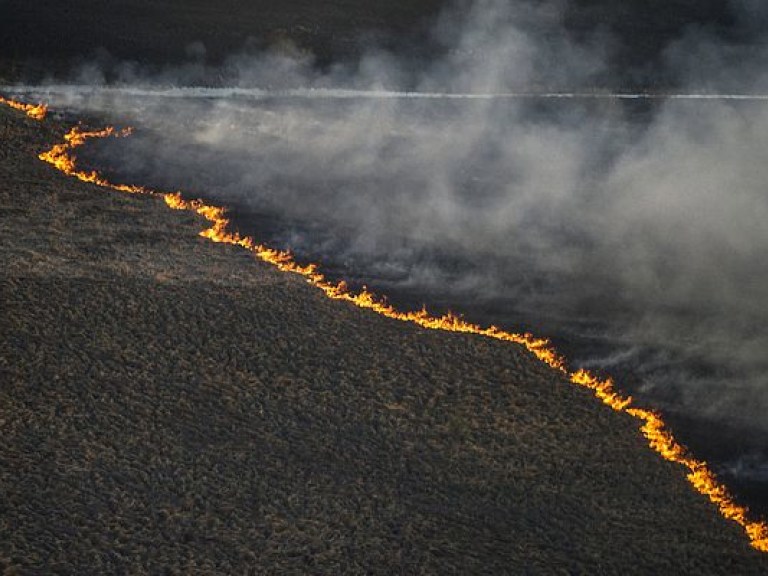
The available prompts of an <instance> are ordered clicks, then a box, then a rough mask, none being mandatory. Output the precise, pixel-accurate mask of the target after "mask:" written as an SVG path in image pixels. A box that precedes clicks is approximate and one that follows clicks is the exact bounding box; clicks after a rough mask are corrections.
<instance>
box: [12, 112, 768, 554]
mask: <svg viewBox="0 0 768 576" xmlns="http://www.w3.org/2000/svg"><path fill="white" fill-rule="evenodd" d="M0 103H6V104H8V101H6V100H0ZM9 105H12V106H14V105H13V104H9ZM23 106H26V105H23ZM14 107H17V106H14ZM20 109H22V110H24V111H25V112H26V113H27V114H29V115H30V116H32V114H31V113H30V112H31V111H32V110H33V109H25V108H20ZM32 117H34V116H32ZM129 134H130V130H122V131H117V130H115V129H114V128H112V127H109V128H105V129H104V130H99V131H82V130H80V129H79V128H77V127H76V128H73V129H72V130H71V131H70V132H69V133H68V134H66V136H65V137H64V142H62V143H60V144H56V145H55V146H54V147H53V148H51V150H49V151H48V152H44V153H42V154H40V156H39V158H40V159H41V160H43V161H44V162H47V163H49V164H51V165H52V166H54V167H55V168H56V169H58V170H60V171H61V172H63V173H65V174H67V175H69V176H72V177H74V178H77V179H78V180H81V181H83V182H89V183H92V184H96V185H97V186H101V187H103V188H109V189H111V190H118V191H121V192H128V193H131V194H152V195H158V196H162V197H163V199H164V200H165V203H166V204H167V205H168V206H169V207H170V208H172V209H174V210H186V211H190V212H195V213H197V214H199V215H200V216H202V217H203V218H205V219H206V220H207V221H208V222H210V224H211V226H210V227H209V228H207V229H205V230H203V231H202V232H200V235H201V236H203V237H204V238H208V239H209V240H211V241H213V242H220V243H225V244H233V245H236V246H240V247H242V248H244V249H246V250H248V251H250V252H252V253H253V254H254V255H255V256H256V257H257V258H259V259H260V260H263V261H264V262H268V263H270V264H272V265H274V266H275V267H276V268H278V269H279V270H281V271H284V272H292V273H294V274H298V275H300V276H302V277H304V278H305V279H306V280H307V282H309V283H310V284H312V285H313V286H316V287H317V288H319V289H320V290H322V291H323V292H324V293H325V294H326V296H328V297H329V298H331V299H334V300H342V301H345V302H349V303H351V304H354V305H355V306H358V307H360V308H365V309H368V310H372V311H374V312H376V313H378V314H381V315H383V316H386V317H387V318H392V319H394V320H400V321H402V322H410V323H412V324H416V325H418V326H421V327H422V328H427V329H430V330H445V331H449V332H463V333H470V334H477V335H480V336H485V337H488V338H494V339H496V340H503V341H505V342H513V343H515V344H519V345H521V346H523V347H525V348H526V349H527V350H528V351H529V352H531V353H532V354H533V355H534V356H535V357H536V358H538V359H539V360H541V361H542V362H544V363H545V364H547V365H548V366H550V367H551V368H553V369H555V370H556V371H558V372H560V373H561V374H563V375H564V376H566V377H567V378H568V379H569V380H570V382H571V383H573V384H575V385H578V386H582V387H585V388H588V389H589V390H591V391H592V392H593V393H594V395H595V396H596V397H597V398H598V399H600V400H601V401H602V402H603V403H604V404H607V405H608V406H610V407H611V408H612V409H613V410H615V411H617V412H623V413H625V414H628V415H630V416H632V417H634V418H636V419H637V420H639V421H640V423H641V424H640V431H641V432H642V434H643V436H645V438H646V439H647V440H648V445H649V446H650V447H651V448H652V449H653V450H655V451H656V452H657V453H659V454H660V455H661V456H662V458H664V459H665V460H668V461H670V462H674V463H677V464H680V465H681V466H683V467H684V468H686V469H687V479H688V481H689V482H690V484H691V486H692V487H693V488H694V489H695V490H696V491H697V492H699V493H701V494H703V495H705V496H707V498H709V500H710V501H711V502H713V503H714V504H715V505H716V506H717V508H718V510H719V512H720V514H722V516H724V517H725V518H727V519H729V520H732V521H734V522H736V523H737V524H739V525H740V526H741V527H742V528H743V529H744V531H745V532H746V534H747V536H748V537H749V540H750V543H751V545H752V546H753V547H754V548H756V549H757V550H760V551H761V552H768V524H766V523H765V522H762V521H758V520H753V519H751V518H750V517H749V511H748V509H747V508H746V507H744V506H741V505H739V504H737V503H736V502H735V501H734V499H733V497H732V496H731V494H730V493H729V492H728V490H727V488H726V487H725V486H724V485H723V484H722V483H721V482H720V481H719V480H718V479H717V477H716V476H715V474H714V473H713V472H712V471H711V470H710V469H709V467H708V465H707V464H706V462H703V461H701V460H698V459H696V458H694V457H692V456H691V455H690V454H689V453H688V451H687V450H686V449H685V448H684V447H683V446H682V445H681V444H680V443H678V442H677V440H676V439H675V437H674V436H673V434H672V433H671V432H670V431H669V429H668V428H667V426H666V425H665V423H664V421H663V419H662V417H661V415H659V414H658V413H656V412H654V411H652V410H648V409H646V408H640V407H636V406H634V404H633V399H632V397H631V396H624V395H622V394H621V393H620V392H618V391H617V390H616V389H615V387H614V384H613V381H612V380H611V379H610V378H606V379H601V378H599V377H597V376H596V375H594V374H591V373H590V372H588V371H586V370H583V369H580V370H576V371H570V370H569V368H568V365H567V363H566V362H565V359H564V358H563V357H562V356H561V355H560V354H559V353H558V352H557V351H556V350H555V349H554V348H553V347H552V345H551V343H550V342H549V341H548V340H546V339H542V338H537V337H535V336H533V335H531V334H527V333H526V334H517V333H513V332H506V331H504V330H501V329H499V328H497V327H495V326H490V327H487V328H484V327H481V326H479V325H477V324H471V323H469V322H466V321H465V320H463V319H462V318H461V317H459V316H456V315H454V314H452V313H450V312H449V313H447V314H445V315H443V316H432V315H431V314H429V312H427V310H426V309H422V310H419V311H410V312H402V311H399V310H397V309H395V308H394V307H392V306H391V305H390V304H389V303H387V301H386V300H385V299H382V298H379V297H377V296H375V295H374V294H372V293H371V292H369V291H368V290H367V289H365V288H364V289H363V290H362V291H361V292H353V291H351V290H350V289H349V288H348V286H347V284H346V283H345V282H343V281H341V282H338V283H335V282H332V281H330V280H328V279H326V278H325V276H324V275H323V274H322V273H320V272H319V268H318V266H317V265H316V264H307V265H302V264H299V263H298V262H296V260H295V259H294V258H293V256H292V255H291V253H290V252H285V251H281V250H275V249H274V248H269V247H268V246H265V245H263V244H259V243H257V242H256V241H255V240H254V239H253V238H252V237H250V236H242V235H240V234H239V233H238V232H237V231H233V230H231V227H230V221H229V219H228V218H227V217H226V210H225V209H224V208H222V207H220V206H214V205H211V204H206V203H205V202H204V201H203V200H188V199H185V198H184V197H183V196H182V194H181V193H180V192H174V193H162V192H158V191H154V190H150V189H147V188H144V187H141V186H133V185H125V184H112V183H111V182H109V181H108V180H106V179H105V178H104V177H102V176H101V175H99V174H98V173H97V172H95V171H91V172H86V171H81V170H78V168H77V158H76V156H75V155H74V152H73V151H74V149H76V148H78V147H80V146H82V145H83V144H84V143H85V142H86V141H88V140H89V139H93V138H109V137H121V136H127V135H129Z"/></svg>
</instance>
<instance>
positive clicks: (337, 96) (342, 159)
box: [50, 0, 768, 429]
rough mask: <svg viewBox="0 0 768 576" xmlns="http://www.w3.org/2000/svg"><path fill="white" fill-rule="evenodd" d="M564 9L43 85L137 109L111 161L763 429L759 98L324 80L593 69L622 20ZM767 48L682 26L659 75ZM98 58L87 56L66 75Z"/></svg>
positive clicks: (765, 238)
mask: <svg viewBox="0 0 768 576" xmlns="http://www.w3.org/2000/svg"><path fill="white" fill-rule="evenodd" d="M567 9H568V4H567V3H566V2H565V1H552V2H518V3H515V4H514V5H511V3H505V2H500V1H495V0H478V1H477V2H474V3H473V4H472V5H463V6H460V7H458V8H454V9H453V10H449V11H447V12H446V13H445V14H444V15H443V17H442V18H441V19H440V20H439V21H438V22H437V23H436V26H435V29H434V30H435V31H434V35H435V38H434V39H435V41H436V42H438V43H439V44H441V45H442V46H443V47H444V48H445V50H444V56H443V57H441V58H439V59H438V60H437V61H435V62H431V63H429V64H428V65H426V66H422V67H421V68H419V69H414V67H413V66H411V65H410V64H408V63H403V62H400V61H398V59H397V58H396V57H395V56H393V55H390V54H386V53H383V52H379V51H376V50H371V52H370V53H369V54H368V55H367V56H365V57H363V58H362V59H360V60H359V61H358V62H355V63H353V64H345V65H339V66H337V67H334V68H331V69H327V70H323V71H319V70H317V69H316V68H315V67H314V66H313V61H312V58H311V55H307V54H304V53H302V52H300V51H298V50H295V49H292V48H290V47H289V48H286V47H285V46H283V47H282V48H281V49H280V50H279V51H273V52H271V53H269V54H260V55H257V56H254V55H240V56H236V57H233V58H231V59H230V61H229V62H228V64H227V66H226V69H225V70H224V71H221V72H220V77H226V78H227V82H228V83H229V84H230V85H232V86H237V87H239V88H242V89H253V88H258V89H262V90H266V91H278V92H279V91H286V90H294V89H302V90H303V89H312V90H314V92H313V91H312V90H307V91H306V92H301V93H297V92H290V93H288V94H287V95H286V94H285V93H283V95H282V96H281V95H280V94H279V93H276V92H268V93H262V94H261V96H260V97H259V98H250V99H249V98H246V97H245V95H244V93H240V95H239V96H238V97H233V98H226V99H222V98H217V99H213V98H210V99H205V98H192V97H190V98H174V99H169V98H161V97H155V98H152V97H147V96H146V95H144V96H141V97H139V96H136V95H131V94H130V93H129V92H120V91H119V90H115V91H103V90H94V91H93V92H92V93H90V94H88V93H86V92H83V91H82V90H81V91H79V92H76V91H70V92H67V91H57V92H56V94H58V96H56V95H54V93H51V95H50V98H51V100H52V102H53V104H64V105H67V106H69V107H72V108H75V109H79V110H91V111H101V112H107V113H115V114H119V115H121V117H122V118H125V119H126V120H127V121H129V122H131V123H135V124H137V126H138V128H139V134H138V136H137V137H136V138H135V139H134V140H133V141H127V142H125V143H122V144H120V145H119V146H120V147H119V152H118V153H119V154H120V165H121V166H122V168H121V170H122V174H123V175H125V176H126V177H128V175H130V176H131V177H133V178H140V179H141V180H142V181H147V182H151V183H153V184H155V185H157V186H160V187H165V188H174V189H175V188H178V187H181V188H182V189H188V190H193V191H195V192H196V193H203V194H207V195H208V196H209V197H214V198H218V199H221V200H222V201H225V202H226V203H228V204H231V205H235V206H238V207H239V208H241V209H243V210H246V211H247V212H248V213H249V214H250V215H251V216H250V217H251V218H253V222H254V223H258V224H265V223H266V224H267V225H268V228H269V234H270V237H271V238H272V239H275V240H277V241H278V242H281V243H282V244H283V245H284V246H287V247H291V248H293V249H294V250H296V251H298V252H299V253H300V254H306V255H308V256H310V257H312V258H313V259H322V260H325V261H330V262H333V263H334V264H335V265H336V266H339V267H341V268H342V269H344V270H346V271H347V272H349V273H350V274H354V275H356V276H357V277H360V278H365V279H367V280H369V281H370V282H371V283H372V284H373V285H374V286H378V287H380V288H381V289H382V291H384V292H387V291H389V290H407V291H410V292H416V293H422V294H424V298H425V299H427V300H428V299H429V298H430V295H439V296H440V298H442V299H443V300H447V301H451V302H454V303H456V307H457V308H461V307H462V303H463V304H466V305H467V307H468V308H471V306H472V305H477V304H478V303H481V304H482V303H489V304H488V306H490V307H491V308H493V309H494V310H496V311H498V313H499V315H500V316H502V317H501V319H500V320H499V321H500V322H503V321H504V320H505V318H509V319H514V318H525V319H529V320H530V319H533V320H531V321H532V322H534V323H535V322H539V323H540V329H541V330H544V331H549V332H550V333H554V334H557V333H562V334H569V337H573V338H578V337H584V338H593V337H594V338H602V339H604V341H605V342H611V343H612V344H611V346H610V347H606V348H600V347H599V346H598V347H597V348H592V349H589V350H586V349H585V350H582V351H581V352H580V354H579V358H578V359H579V360H581V361H583V362H584V363H586V364H588V365H591V366H595V367H604V368H606V369H609V370H610V369H616V368H619V369H628V370H631V371H633V372H634V373H635V374H638V375H639V377H640V379H641V381H642V386H641V392H645V393H647V394H649V395H650V396H652V397H656V398H657V399H659V401H662V402H668V403H670V405H674V406H676V407H677V408H679V409H683V410H685V411H687V412H689V413H693V414H699V415H705V416H707V417H711V418H716V419H724V420H725V419H728V420H741V421H743V422H745V423H747V424H749V425H752V426H756V427H760V428H763V429H768V421H765V419H764V417H763V415H764V414H765V412H766V409H768V381H767V380H768V377H766V376H765V374H766V369H768V358H767V357H766V354H765V350H766V349H768V334H766V331H765V328H764V326H765V325H766V320H768V307H766V302H768V267H766V266H765V265H764V263H763V261H764V254H765V253H766V251H767V250H768V226H766V222H768V194H766V182H768V162H767V161H766V160H768V155H767V154H768V153H766V150H768V105H766V104H765V103H759V102H758V103H754V102H752V103H750V102H731V101H705V102H700V101H693V102H691V101H680V100H671V101H659V102H655V103H653V104H649V103H643V102H639V103H634V104H631V103H630V104H627V103H621V102H618V101H611V100H594V101H591V100H555V101H551V100H550V101H541V100H536V99H524V98H521V99H515V98H510V99H500V100H493V99H440V98H429V99H426V98H421V99H412V98H406V97H397V98H395V97H385V98H373V97H351V95H350V93H348V92H341V91H339V90H340V89H344V90H366V91H377V90H378V91H384V90H403V91H413V92H420V93H473V94H499V93H507V92H513V91H525V92H537V91H538V92H540V91H552V90H555V91H561V90H566V91H576V92H578V91H589V90H592V89H593V88H594V87H595V86H598V85H599V83H600V79H601V78H604V77H605V76H606V75H607V74H608V75H609V74H610V73H611V69H610V58H611V52H612V50H613V49H614V48H615V46H616V45H617V44H618V43H620V39H617V38H615V37H611V35H610V34H609V33H608V32H606V31H605V30H597V31H596V32H595V33H594V34H592V35H591V36H585V35H583V34H582V35H580V36H579V39H578V41H577V40H575V39H573V38H572V37H571V36H570V35H569V33H568V32H567V31H566V30H565V29H564V28H563V25H562V22H563V18H564V15H565V13H566V11H567ZM734 14H736V15H738V21H739V22H741V23H742V25H743V28H741V29H743V30H744V31H745V32H744V33H745V34H749V37H750V38H752V39H754V38H755V37H756V35H759V30H760V29H759V27H755V22H756V21H758V20H761V21H764V20H765V19H766V18H767V17H768V13H767V12H766V10H765V9H764V8H763V7H762V4H761V3H759V2H749V1H746V0H745V1H743V2H739V3H734ZM732 32H733V31H732ZM733 34H735V35H736V36H737V37H738V33H737V32H733ZM737 39H738V38H737ZM756 46H757V47H756ZM195 54H197V57H198V60H199V59H200V58H203V55H204V51H202V49H201V48H200V47H199V46H198V47H195ZM766 54H768V52H765V51H764V50H763V49H762V48H761V47H760V46H759V43H758V44H755V43H754V42H753V43H752V44H750V46H749V47H745V46H743V45H739V43H738V42H737V41H729V42H727V41H725V40H723V38H722V37H721V36H719V35H718V34H716V33H715V32H713V31H712V30H708V29H706V28H700V27H692V28H690V29H688V30H686V31H685V33H684V34H683V35H682V36H681V37H680V38H677V39H676V40H674V41H673V42H671V43H670V44H669V45H668V46H667V48H666V50H665V52H664V58H665V62H666V67H665V69H664V70H663V71H660V73H659V75H660V76H665V77H668V76H670V75H671V76H674V77H675V78H677V79H678V81H679V84H680V86H682V87H683V88H684V90H686V89H687V90H689V91H692V92H702V91H704V92H714V91H717V90H725V91H733V90H738V91H740V92H743V93H750V92H753V91H763V90H764V89H765V88H766V87H767V86H766V83H767V82H768V77H767V76H766V75H765V74H764V73H763V72H762V71H763V70H765V67H764V66H763V64H764V63H765V62H766ZM112 73H113V74H114V71H112ZM212 74H213V75H214V76H215V75H216V74H217V72H216V71H212V70H209V69H206V67H205V65H204V64H202V63H200V62H193V63H191V64H190V65H189V66H188V67H185V68H182V69H175V70H169V71H167V72H166V73H165V74H162V75H160V76H153V77H147V76H144V75H142V74H141V71H140V70H138V69H137V68H136V67H135V66H126V67H125V69H124V70H121V71H120V73H119V74H118V76H119V77H120V78H121V80H122V84H123V85H124V87H125V86H130V87H132V88H136V87H142V88H149V89H153V88H158V87H162V88H165V87H168V86H169V85H179V84H189V83H194V82H195V81H196V79H199V78H203V77H206V78H210V77H211V75H212ZM103 77H104V74H103V73H102V72H101V71H100V69H99V67H98V66H96V65H94V66H90V67H88V68H86V69H83V70H81V71H80V72H79V76H78V81H80V82H87V83H89V84H91V85H98V84H99V83H100V82H101V81H102V80H103ZM187 94H188V95H189V96H193V95H194V91H190V92H188V93H187ZM255 94H256V93H255V92H251V93H250V95H251V96H254V95H255ZM270 94H271V96H270ZM201 95H204V94H203V93H202V92H201ZM246 95H247V94H246ZM342 96H346V97H343V98H342ZM369 96H370V94H369ZM389 96H392V95H389ZM57 99H58V101H57ZM108 153H109V154H113V153H114V150H112V149H109V150H108ZM510 322H511V320H510ZM511 327H512V328H514V326H511Z"/></svg>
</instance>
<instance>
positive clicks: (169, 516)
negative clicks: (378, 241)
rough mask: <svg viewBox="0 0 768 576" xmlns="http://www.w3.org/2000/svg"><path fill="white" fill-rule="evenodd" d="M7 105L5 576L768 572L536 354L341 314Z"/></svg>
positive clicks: (767, 562)
mask: <svg viewBox="0 0 768 576" xmlns="http://www.w3.org/2000/svg"><path fill="white" fill-rule="evenodd" d="M63 129H64V127H63V126H61V125H59V124H58V123H56V122H55V121H53V120H49V121H46V122H45V123H43V124H38V123H35V122H33V121H31V120H29V119H26V118H25V117H23V116H22V115H21V114H20V113H17V112H14V111H11V110H6V109H2V110H0V235H2V242H0V246H2V251H1V252H0V254H1V257H2V261H0V274H1V276H0V286H1V288H0V290H2V299H1V301H2V306H3V314H2V316H1V317H0V343H1V344H0V374H1V376H0V381H2V386H1V387H0V410H1V413H0V493H2V495H3V497H2V500H0V565H2V566H3V567H4V568H5V570H6V572H5V573H7V574H85V573H115V574H117V573H131V574H144V573H146V574H160V573H169V574H173V573H178V574H182V573H183V574H195V573H206V574H211V573H222V574H233V573H254V574H266V573H382V574H392V573H403V574H414V573H439V574H450V573H456V574H469V573H514V574H521V573H530V574H552V573H573V574H582V573H583V574H616V573H619V572H622V573H626V574H633V573H636V574H653V573H657V574H693V573H696V574H764V573H766V571H768V556H766V555H762V554H760V553H758V552H756V551H754V550H752V549H751V548H750V547H749V545H748V543H747V540H746V538H745V536H744V535H743V534H742V532H741V530H740V529H739V528H738V527H737V526H735V525H733V524H732V523H729V522H727V521H725V520H724V519H722V518H721V517H720V516H719V515H718V514H717V512H716V510H715V509H714V507H713V506H712V505H711V504H709V503H708V502H707V501H706V499H704V498H703V497H701V496H700V495H698V494H696V493H695V492H694V491H693V490H692V489H691V488H690V486H689V485H688V484H687V482H686V480H685V478H684V475H683V472H682V470H681V469H680V468H679V467H677V466H675V465H672V464H669V463H667V462H664V461H662V460H661V459H660V458H659V457H658V456H657V455H656V454H655V453H653V452H652V451H651V450H650V449H648V448H647V446H646V442H645V440H644V439H643V438H642V436H641V435H640V433H639V432H638V430H637V424H636V422H635V421H633V420H632V419H631V418H629V417H628V416H626V415H621V414H616V413H614V412H612V411H610V410H609V409H607V408H605V407H604V406H602V405H601V404H599V403H598V402H597V401H596V400H595V399H594V398H593V397H592V396H591V395H590V394H589V393H588V392H587V391H585V390H582V389H578V388H576V387H574V386H572V385H569V384H568V383H566V382H565V381H563V379H562V378H561V377H560V376H559V375H558V374H556V373H554V372H553V371H551V370H550V369H548V368H547V367H545V366H544V365H542V364H541V363H539V362H537V361H536V360H535V359H533V358H532V357H531V356H530V355H529V354H528V353H527V352H525V351H524V350H522V349H520V348H518V347H516V346H513V345H508V344H504V343H501V342H496V341H491V340H487V339H483V338H477V337H472V336H468V335H459V334H449V333H439V332H431V331H426V330H422V329H419V328H417V327H414V326H410V325H405V324H402V323H399V322H397V321H393V320H389V319H386V318H383V317H380V316H377V315H375V314H372V313H369V312H366V311H362V310H359V309H357V308H354V307H352V306H350V305H347V304H344V303H339V302H333V301H330V300H327V299H326V298H325V297H324V296H322V294H321V293H320V292H319V291H318V290H316V289H314V288H312V287H311V286H309V285H307V284H306V283H304V282H303V281H302V280H301V279H299V278H297V277H294V276H291V275H287V274H283V273H279V272H277V271H275V270H274V269H272V268H271V267H269V266H267V265H265V264H262V263H259V262H256V261H254V260H253V259H252V258H251V257H250V256H249V255H247V254H246V253H244V252H243V251H241V250H238V249H236V248H233V247H227V246H221V245H214V244H211V243H209V242H207V241H205V240H203V239H202V238H200V237H198V236H197V235H196V232H197V230H199V228H200V226H201V222H200V221H199V220H198V219H197V218H196V217H195V216H192V215H190V214H186V213H178V212H172V211H169V210H167V209H166V208H165V206H164V204H163V203H162V201H160V200H158V199H156V198H152V197H131V196H126V195H121V194H118V193H110V192H105V191H104V190H102V189H99V188H97V187H94V186H91V185H86V184H81V183H79V182H76V181H73V180H71V179H68V178H67V177H65V176H63V175H61V174H59V173H57V172H56V171H54V170H53V169H51V168H50V167H48V166H46V165H44V164H43V163H41V162H39V161H37V160H36V159H35V155H36V153H37V152H38V151H40V150H42V149H45V148H46V147H47V146H49V145H50V143H51V142H53V141H55V140H56V139H57V138H59V137H60V136H61V134H62V133H63Z"/></svg>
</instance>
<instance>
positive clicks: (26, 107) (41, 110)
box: [0, 96, 48, 120]
mask: <svg viewBox="0 0 768 576" xmlns="http://www.w3.org/2000/svg"><path fill="white" fill-rule="evenodd" d="M0 104H5V105H6V106H10V107H11V108H13V109H15V110H21V111H22V112H24V113H25V114H26V115H27V116H29V117H30V118H32V119H34V120H44V119H45V115H46V114H48V106H46V105H45V104H24V103H23V102H16V101H15V100H8V99H6V98H3V97H2V96H0Z"/></svg>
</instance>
